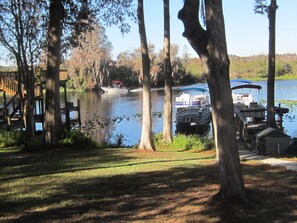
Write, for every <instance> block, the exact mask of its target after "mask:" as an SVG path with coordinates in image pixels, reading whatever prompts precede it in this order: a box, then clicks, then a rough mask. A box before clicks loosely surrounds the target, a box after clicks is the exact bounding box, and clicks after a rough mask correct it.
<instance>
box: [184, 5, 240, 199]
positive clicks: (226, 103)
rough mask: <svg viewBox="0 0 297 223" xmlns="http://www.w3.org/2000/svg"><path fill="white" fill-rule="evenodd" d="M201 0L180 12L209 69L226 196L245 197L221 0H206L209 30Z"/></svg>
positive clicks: (222, 189)
mask: <svg viewBox="0 0 297 223" xmlns="http://www.w3.org/2000/svg"><path fill="white" fill-rule="evenodd" d="M199 4H200V1H199V0H185V3H184V7H183V8H182V9H181V10H180V12H179V18H180V19H181V20H182V21H183V23H184V26H185V32H184V33H183V36H184V37H186V38H187V39H188V41H189V43H190V44H191V46H192V47H193V49H194V50H195V51H196V52H197V54H198V55H199V57H200V58H201V59H202V61H203V63H204V64H205V66H206V68H207V70H206V73H207V82H208V87H209V92H210V98H211V107H212V115H213V118H212V120H213V127H214V133H215V141H216V148H217V152H218V154H217V156H218V158H219V172H220V191H219V193H218V195H219V196H220V198H222V199H228V200H229V199H231V200H232V199H242V200H245V199H246V197H245V190H244V184H243V180H242V173H241V166H240V160H239V154H238V146H237V142H236V132H235V124H234V108H233V102H232V96H231V87H230V78H229V58H228V54H227V45H226V37H225V25H224V16H223V11H222V1H221V0H205V13H206V27H207V28H206V30H204V29H203V28H202V26H201V24H200V21H199V17H198V13H199Z"/></svg>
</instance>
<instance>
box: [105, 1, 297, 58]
mask: <svg viewBox="0 0 297 223" xmlns="http://www.w3.org/2000/svg"><path fill="white" fill-rule="evenodd" d="M267 2H268V3H270V1H269V0H267ZM277 4H278V6H279V8H278V10H277V12H276V53H277V54H284V53H297V25H296V23H297V13H296V9H297V1H296V0H278V1H277ZM182 6H183V0H170V26H171V43H172V44H177V45H179V46H180V53H181V52H182V51H183V50H184V49H187V50H188V52H189V53H190V54H191V55H192V56H193V57H197V54H196V52H195V51H194V50H193V49H192V48H191V46H190V45H189V43H188V42H187V40H186V39H185V38H184V37H183V36H182V32H183V30H184V27H183V23H182V22H181V21H180V20H179V19H178V18H177V13H178V11H179V10H180V9H181V8H182ZM253 10H254V0H223V13H224V18H225V30H226V38H227V48H228V54H229V55H230V54H232V55H237V56H252V55H259V54H265V55H267V54H268V31H269V30H268V18H267V16H265V15H260V14H255V13H254V11H253ZM144 14H145V26H146V34H147V40H148V42H149V43H152V44H154V45H155V48H156V50H160V49H162V47H163V46H162V45H163V1H162V0H144ZM106 35H107V37H108V39H109V41H110V42H111V43H112V45H113V51H112V55H113V58H114V59H116V57H117V55H118V54H119V53H120V52H124V51H126V50H133V49H135V48H138V47H139V46H140V38H139V34H138V26H137V24H134V23H131V31H130V32H129V33H128V34H125V35H124V36H123V35H122V34H121V33H120V31H119V30H118V29H117V28H116V27H111V28H107V29H106Z"/></svg>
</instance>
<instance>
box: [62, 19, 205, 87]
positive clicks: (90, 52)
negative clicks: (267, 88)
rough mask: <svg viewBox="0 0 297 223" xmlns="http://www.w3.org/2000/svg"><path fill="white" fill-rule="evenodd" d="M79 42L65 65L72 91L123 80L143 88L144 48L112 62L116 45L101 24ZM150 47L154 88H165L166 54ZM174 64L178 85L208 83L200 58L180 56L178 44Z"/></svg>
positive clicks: (151, 74) (172, 56)
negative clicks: (164, 68)
mask: <svg viewBox="0 0 297 223" xmlns="http://www.w3.org/2000/svg"><path fill="white" fill-rule="evenodd" d="M78 42H79V44H78V45H77V47H75V48H73V50H72V51H71V54H70V57H69V59H67V60H65V63H64V66H65V67H66V69H67V70H68V74H69V76H70V80H69V82H68V87H69V88H73V89H79V90H88V89H93V88H97V87H106V86H109V85H110V84H111V81H112V80H120V81H122V82H123V83H124V86H125V87H129V88H136V87H141V86H142V81H143V77H142V70H141V68H142V62H141V52H140V48H136V49H133V50H127V51H125V52H122V53H120V54H119V55H118V56H117V60H116V61H114V60H112V59H111V50H112V45H111V43H110V42H109V40H108V38H107V36H106V34H105V29H104V28H103V27H102V26H101V25H100V24H99V23H97V24H96V25H95V26H94V27H93V29H92V30H89V31H87V32H86V33H83V34H82V35H81V37H80V40H79V41H78ZM148 48H149V53H150V66H151V70H150V71H151V72H150V78H151V84H152V87H163V86H164V81H165V76H164V72H163V61H162V51H161V50H160V51H158V52H156V50H155V47H154V45H153V44H148ZM171 63H172V78H173V82H174V85H186V84H193V83H197V82H202V81H205V76H204V70H203V66H202V64H201V63H200V62H199V60H198V59H197V58H196V59H195V58H190V56H189V54H188V53H187V52H186V50H185V52H183V54H182V56H179V46H178V45H171Z"/></svg>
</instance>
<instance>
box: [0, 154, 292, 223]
mask: <svg viewBox="0 0 297 223" xmlns="http://www.w3.org/2000/svg"><path fill="white" fill-rule="evenodd" d="M242 171H243V175H244V181H245V185H246V189H247V192H248V198H249V203H246V204H228V203H221V202H218V201H214V200H213V199H212V196H213V195H215V193H216V192H217V191H218V189H219V185H218V179H219V176H218V168H217V165H216V163H215V161H214V151H205V152H195V151H178V150H175V151H169V150H162V151H161V150H160V151H158V152H155V153H151V152H145V153H141V152H137V151H135V150H132V149H106V150H92V149H86V150H81V151H78V150H70V149H68V150H67V149H61V150H55V151H49V152H40V153H33V154H24V153H19V152H17V150H15V149H12V150H9V149H1V151H0V222H297V174H296V173H295V172H290V171H286V170H284V169H282V168H275V167H270V166H266V165H262V164H260V163H257V162H251V161H249V162H245V163H243V169H242Z"/></svg>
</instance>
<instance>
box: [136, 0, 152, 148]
mask: <svg viewBox="0 0 297 223" xmlns="http://www.w3.org/2000/svg"><path fill="white" fill-rule="evenodd" d="M137 17H138V27H139V35H140V43H141V57H142V72H143V102H142V103H143V106H142V108H143V111H142V112H143V115H142V131H141V140H140V144H139V150H151V151H154V150H155V146H154V141H153V132H152V117H151V92H150V90H151V86H150V85H151V83H150V59H149V54H148V47H147V40H146V32H145V25H144V15H143V0H138V9H137Z"/></svg>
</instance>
